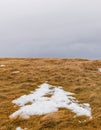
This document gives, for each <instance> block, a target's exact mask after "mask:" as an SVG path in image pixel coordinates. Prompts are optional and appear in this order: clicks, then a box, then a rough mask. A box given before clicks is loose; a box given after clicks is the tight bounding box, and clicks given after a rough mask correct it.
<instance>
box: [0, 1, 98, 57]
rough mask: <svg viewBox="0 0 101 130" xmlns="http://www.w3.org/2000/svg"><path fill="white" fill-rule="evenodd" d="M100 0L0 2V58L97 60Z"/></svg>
mask: <svg viewBox="0 0 101 130" xmlns="http://www.w3.org/2000/svg"><path fill="white" fill-rule="evenodd" d="M100 5H101V1H100V0H96V1H95V0H85V1H81V0H76V1H75V0H55V1H54V0H51V1H47V0H43V1H42V0H30V1H28V0H17V1H16V0H9V1H7V0H4V1H0V16H1V18H0V19H1V20H0V57H82V58H83V57H84V58H85V57H86V58H100V55H101V53H100V48H101V45H100V43H101V36H100V34H101V17H100V14H101V8H100Z"/></svg>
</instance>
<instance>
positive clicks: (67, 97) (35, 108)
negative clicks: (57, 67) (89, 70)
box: [10, 83, 92, 119]
mask: <svg viewBox="0 0 101 130" xmlns="http://www.w3.org/2000/svg"><path fill="white" fill-rule="evenodd" d="M48 94H50V95H52V96H51V97H48V96H47V97H46V95H48ZM73 95H74V93H70V92H66V91H64V90H63V89H62V87H53V86H52V85H49V84H48V83H44V84H42V85H40V86H39V88H38V89H36V90H35V91H33V92H32V93H31V94H29V95H23V96H21V97H20V98H18V99H15V100H13V101H12V103H14V104H16V105H17V106H20V109H19V110H18V111H16V112H14V113H13V114H11V115H10V118H17V117H21V118H24V119H28V118H29V117H30V116H33V115H44V114H48V113H51V112H56V111H58V109H59V108H66V109H70V110H71V111H72V112H74V113H75V114H77V115H78V116H83V115H84V116H88V117H90V118H92V115H91V108H90V105H89V104H88V103H83V104H80V103H79V101H78V100H76V98H75V97H73ZM28 103H30V104H31V105H28Z"/></svg>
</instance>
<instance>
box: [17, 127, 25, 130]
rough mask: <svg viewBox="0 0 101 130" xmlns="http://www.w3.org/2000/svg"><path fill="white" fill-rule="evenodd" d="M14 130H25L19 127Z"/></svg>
mask: <svg viewBox="0 0 101 130" xmlns="http://www.w3.org/2000/svg"><path fill="white" fill-rule="evenodd" d="M16 130H27V128H24V129H22V128H21V127H17V128H16Z"/></svg>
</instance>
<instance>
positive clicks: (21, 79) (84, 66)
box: [0, 58, 101, 130]
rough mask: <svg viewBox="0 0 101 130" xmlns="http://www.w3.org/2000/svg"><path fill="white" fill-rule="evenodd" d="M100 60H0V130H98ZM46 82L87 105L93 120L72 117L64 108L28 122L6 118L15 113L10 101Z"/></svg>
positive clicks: (35, 117)
mask: <svg viewBox="0 0 101 130" xmlns="http://www.w3.org/2000/svg"><path fill="white" fill-rule="evenodd" d="M98 68H101V61H99V60H86V59H52V58H50V59H38V58H36V59H6V58H5V59H3V58H2V59H0V130H16V128H17V127H21V128H28V130H100V129H101V72H99V71H98ZM46 81H48V83H49V84H51V85H54V86H62V87H63V89H64V90H65V91H69V92H73V93H75V97H76V99H77V100H79V102H80V103H89V104H90V106H91V109H92V116H93V118H92V119H91V120H89V118H88V117H85V116H75V114H74V113H73V112H71V111H70V110H68V109H64V108H60V109H59V111H57V112H53V113H50V114H46V115H41V116H32V117H30V119H28V120H26V119H21V118H17V119H9V116H10V115H11V114H12V113H13V112H15V111H16V110H18V108H19V107H18V106H15V105H14V104H13V103H12V100H14V99H16V98H18V97H20V96H22V95H25V94H29V93H30V92H31V91H34V90H35V89H36V88H37V87H38V86H39V85H40V84H43V83H44V82H46Z"/></svg>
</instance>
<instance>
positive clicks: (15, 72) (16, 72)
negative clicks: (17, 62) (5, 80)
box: [12, 71, 20, 74]
mask: <svg viewBox="0 0 101 130" xmlns="http://www.w3.org/2000/svg"><path fill="white" fill-rule="evenodd" d="M18 73H20V71H13V72H12V74H18Z"/></svg>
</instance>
